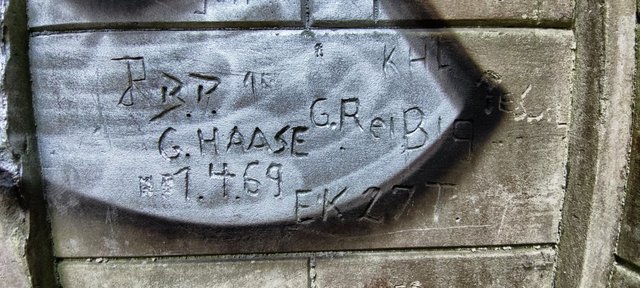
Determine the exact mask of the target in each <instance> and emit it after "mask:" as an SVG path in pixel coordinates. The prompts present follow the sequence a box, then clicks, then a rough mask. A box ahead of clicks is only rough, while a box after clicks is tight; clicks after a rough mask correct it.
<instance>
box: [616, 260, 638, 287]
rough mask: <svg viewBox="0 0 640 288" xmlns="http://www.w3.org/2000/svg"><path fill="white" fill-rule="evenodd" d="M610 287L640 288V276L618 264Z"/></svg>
mask: <svg viewBox="0 0 640 288" xmlns="http://www.w3.org/2000/svg"><path fill="white" fill-rule="evenodd" d="M608 287H612V288H613V287H616V288H632V287H640V275H638V273H636V272H634V271H632V270H631V269H629V268H627V267H624V266H621V265H618V264H616V265H615V266H614V268H613V274H612V275H611V280H609V285H608Z"/></svg>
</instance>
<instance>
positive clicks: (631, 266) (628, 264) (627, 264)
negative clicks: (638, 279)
mask: <svg viewBox="0 0 640 288" xmlns="http://www.w3.org/2000/svg"><path fill="white" fill-rule="evenodd" d="M614 259H615V261H616V263H618V265H620V266H622V267H624V268H625V269H628V270H630V271H632V272H633V273H636V274H638V276H640V266H638V265H637V264H636V263H633V261H630V260H627V259H625V258H623V257H621V256H620V255H618V254H614Z"/></svg>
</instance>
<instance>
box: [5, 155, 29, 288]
mask: <svg viewBox="0 0 640 288" xmlns="http://www.w3.org/2000/svg"><path fill="white" fill-rule="evenodd" d="M5 161H6V159H5ZM5 163H6V162H5ZM17 199H18V195H17V193H16V189H15V188H14V189H11V188H8V187H2V188H0V283H2V285H3V286H5V287H16V288H20V287H31V277H30V276H29V275H30V273H29V267H28V265H27V257H26V254H27V248H26V246H27V237H28V224H27V219H26V215H25V214H26V213H25V212H24V211H22V208H21V207H20V204H19V203H18V201H17Z"/></svg>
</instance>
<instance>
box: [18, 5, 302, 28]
mask: <svg viewBox="0 0 640 288" xmlns="http://www.w3.org/2000/svg"><path fill="white" fill-rule="evenodd" d="M301 11H302V10H301V7H300V1H299V0H186V1H173V0H136V1H127V0H110V1H99V0H61V1H49V0H29V10H28V14H29V26H31V27H37V26H48V25H71V26H73V25H78V24H100V23H111V24H115V25H119V24H122V23H161V22H222V23H226V25H231V23H245V24H244V25H246V23H247V22H261V23H265V22H266V23H268V22H276V21H277V22H280V25H284V24H286V23H290V24H295V23H297V24H301V23H302V17H301V14H300V12H301Z"/></svg>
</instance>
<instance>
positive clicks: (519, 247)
mask: <svg viewBox="0 0 640 288" xmlns="http://www.w3.org/2000/svg"><path fill="white" fill-rule="evenodd" d="M556 245H557V243H537V244H516V245H494V246H449V247H424V248H415V247H408V248H385V249H362V250H326V251H313V252H271V253H238V254H199V255H158V256H86V257H56V260H57V261H58V263H60V262H86V261H87V259H98V258H100V259H105V260H108V261H111V260H116V261H117V260H146V261H154V260H188V261H190V260H209V261H249V260H285V259H304V258H309V257H345V256H351V255H363V254H364V255H366V254H371V255H377V254H384V253H411V252H427V253H433V254H437V253H443V252H444V253H451V252H473V253H477V255H481V254H482V253H489V252H512V251H536V250H540V249H549V248H551V249H556Z"/></svg>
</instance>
